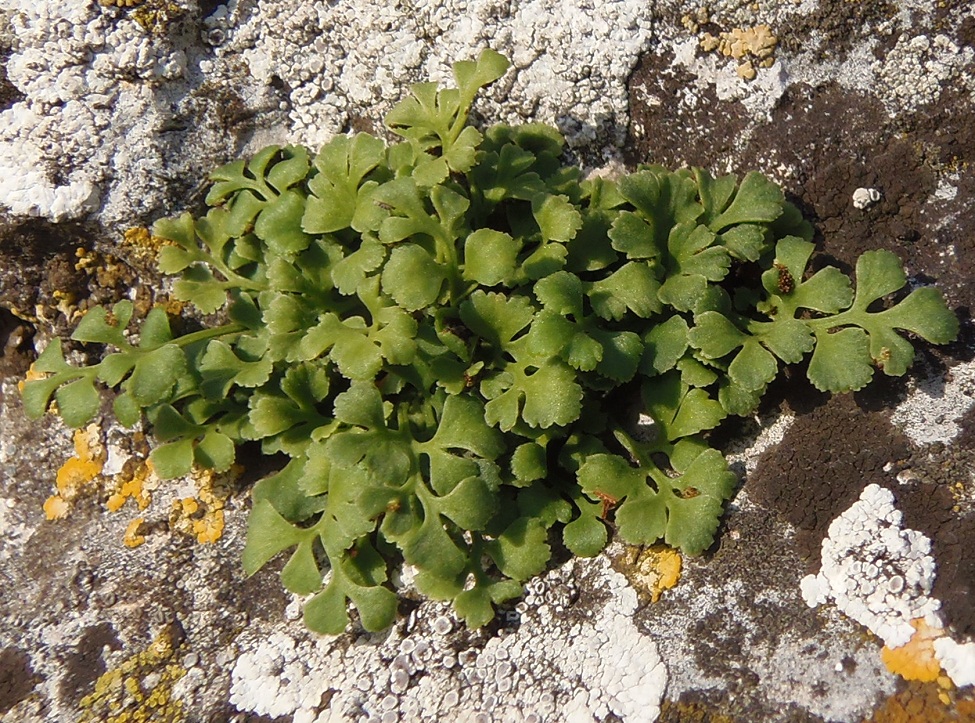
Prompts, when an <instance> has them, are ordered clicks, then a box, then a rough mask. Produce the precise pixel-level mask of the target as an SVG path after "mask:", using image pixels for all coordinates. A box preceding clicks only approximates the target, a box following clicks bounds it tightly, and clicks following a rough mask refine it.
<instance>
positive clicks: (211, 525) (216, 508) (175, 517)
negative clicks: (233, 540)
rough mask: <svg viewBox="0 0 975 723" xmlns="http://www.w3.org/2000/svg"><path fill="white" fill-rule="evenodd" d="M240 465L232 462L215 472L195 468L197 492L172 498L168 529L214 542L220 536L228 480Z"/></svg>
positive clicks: (238, 469) (238, 471) (237, 472)
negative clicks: (194, 494)
mask: <svg viewBox="0 0 975 723" xmlns="http://www.w3.org/2000/svg"><path fill="white" fill-rule="evenodd" d="M241 470H242V468H241V467H239V466H234V467H232V468H231V469H230V471H229V472H228V473H225V474H222V475H218V474H215V473H214V472H212V471H210V470H199V471H196V472H194V474H193V477H194V480H195V481H196V484H197V490H198V491H197V493H196V496H193V497H184V498H182V499H179V500H176V501H175V502H173V509H172V511H171V512H170V515H169V525H170V529H172V530H176V531H178V532H182V533H183V534H186V535H192V536H193V537H195V538H196V541H197V542H199V543H201V544H207V543H213V542H216V541H217V540H219V539H220V538H221V537H222V536H223V529H224V511H223V510H224V505H225V504H226V500H227V497H228V496H229V495H230V483H231V482H232V481H233V480H234V479H235V478H236V477H237V476H238V475H239V474H240V472H241Z"/></svg>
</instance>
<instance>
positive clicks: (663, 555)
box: [613, 545, 682, 603]
mask: <svg viewBox="0 0 975 723" xmlns="http://www.w3.org/2000/svg"><path fill="white" fill-rule="evenodd" d="M681 564H682V562H681V556H680V553H679V552H678V551H677V550H674V549H673V548H670V547H664V546H663V545H654V546H653V547H642V548H641V547H631V548H628V549H627V552H626V554H625V555H623V556H622V557H620V558H617V559H616V560H614V565H613V566H614V567H615V568H616V569H617V570H619V572H621V573H622V574H623V575H625V576H626V578H627V579H628V580H629V581H630V583H631V584H632V585H633V587H635V588H636V590H637V592H638V593H639V594H640V595H641V596H644V597H649V598H650V602H654V603H655V602H657V601H658V600H659V599H660V596H661V594H663V591H664V590H669V589H670V588H672V587H673V586H674V585H676V584H677V581H678V580H680V571H681Z"/></svg>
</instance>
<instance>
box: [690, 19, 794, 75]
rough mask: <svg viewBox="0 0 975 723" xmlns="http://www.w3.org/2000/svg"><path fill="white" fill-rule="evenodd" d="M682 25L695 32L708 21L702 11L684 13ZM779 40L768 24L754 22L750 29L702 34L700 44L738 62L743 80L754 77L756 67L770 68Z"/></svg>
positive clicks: (773, 61) (708, 51)
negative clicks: (691, 13)
mask: <svg viewBox="0 0 975 723" xmlns="http://www.w3.org/2000/svg"><path fill="white" fill-rule="evenodd" d="M683 20H684V27H686V28H687V29H688V30H690V31H691V32H693V33H697V32H698V30H699V29H700V26H701V25H702V24H704V23H707V22H710V19H709V18H708V16H707V13H706V12H705V13H704V14H703V15H700V14H699V15H696V16H691V15H685V16H684V18H683ZM778 42H779V39H778V38H777V37H776V36H775V35H773V34H772V29H771V28H770V27H769V26H768V25H755V26H753V27H750V28H733V29H731V30H729V31H727V32H722V33H719V34H718V35H717V36H715V35H712V34H711V33H708V32H705V33H704V34H703V35H701V39H700V47H701V49H702V50H703V51H704V52H706V53H710V52H712V51H715V50H716V51H718V52H719V53H721V54H722V55H724V56H725V57H726V58H733V59H734V60H737V61H739V65H738V68H737V72H738V77H739V78H742V79H743V80H753V79H754V78H755V76H756V75H757V74H758V71H757V70H756V69H755V68H756V66H758V67H762V68H771V67H772V66H773V65H774V64H775V57H774V55H773V54H774V52H775V46H776V45H778Z"/></svg>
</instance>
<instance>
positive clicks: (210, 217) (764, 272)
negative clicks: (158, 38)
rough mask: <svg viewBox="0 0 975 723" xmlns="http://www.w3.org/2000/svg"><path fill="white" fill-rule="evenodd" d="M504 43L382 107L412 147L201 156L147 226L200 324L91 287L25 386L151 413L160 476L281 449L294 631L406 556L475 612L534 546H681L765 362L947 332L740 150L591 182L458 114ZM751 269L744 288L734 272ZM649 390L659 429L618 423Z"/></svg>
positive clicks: (830, 386)
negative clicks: (203, 177) (747, 168)
mask: <svg viewBox="0 0 975 723" xmlns="http://www.w3.org/2000/svg"><path fill="white" fill-rule="evenodd" d="M507 67H508V64H507V61H506V60H505V59H504V58H502V57H501V56H499V55H498V54H496V53H493V52H491V51H485V52H484V53H482V55H481V56H480V58H479V59H478V60H477V61H474V62H462V63H458V64H457V65H455V66H454V75H455V78H456V82H457V88H454V89H447V90H443V89H440V88H438V87H436V86H435V85H433V84H429V83H424V84H420V85H416V86H414V87H413V88H412V91H411V95H410V96H409V97H408V98H407V99H406V100H404V101H403V102H402V103H400V104H399V105H398V106H397V107H396V108H395V109H394V110H393V111H392V112H391V113H390V114H389V116H388V117H387V126H388V128H389V130H390V131H391V132H392V133H394V134H395V135H397V136H399V137H400V138H401V140H399V141H398V142H396V143H393V144H391V145H387V144H386V143H384V142H383V141H381V140H379V139H377V138H375V137H372V136H370V135H366V134H361V133H360V134H358V135H354V136H340V137H338V138H336V139H334V140H333V141H331V142H330V143H328V144H326V145H325V146H324V147H323V148H322V149H321V150H320V151H319V152H318V153H317V154H312V153H310V152H309V151H307V150H306V149H303V148H298V147H287V148H281V147H277V146H272V147H270V148H267V149H265V150H264V151H262V152H261V153H259V154H258V155H257V156H255V157H254V158H253V159H251V160H250V161H247V162H245V161H237V162H235V163H231V164H230V165H227V166H224V167H223V168H220V169H218V170H217V171H215V172H214V173H213V174H212V179H213V181H214V185H213V186H212V188H211V190H210V193H209V194H208V196H207V203H208V204H209V205H210V209H209V210H208V212H207V213H206V214H205V215H204V216H202V217H200V218H193V217H192V216H191V215H190V214H183V215H182V216H180V217H179V218H176V219H167V220H163V221H160V222H158V223H157V224H156V226H155V229H154V232H155V234H156V235H158V236H162V237H164V238H166V239H169V240H171V242H172V243H171V245H169V246H166V247H165V248H164V249H163V250H162V252H161V253H160V255H159V267H160V269H161V270H162V271H163V272H164V273H167V274H173V275H178V276H179V280H178V281H177V282H176V285H175V294H176V296H177V297H178V298H180V299H182V300H184V301H187V302H190V303H192V304H194V305H195V306H196V307H197V308H198V309H199V310H200V311H201V312H203V313H205V314H210V313H214V312H220V313H221V314H222V315H223V317H224V318H225V320H226V323H224V324H223V325H221V326H216V327H214V328H211V329H205V330H203V331H200V332H195V333H192V334H189V335H186V336H182V337H178V338H174V337H173V335H172V334H171V332H170V328H169V324H168V321H167V319H166V317H165V314H164V313H163V312H161V311H159V310H155V311H153V312H151V313H150V314H149V315H148V317H147V318H146V319H145V321H144V322H143V324H142V326H141V329H140V330H139V332H138V341H137V342H133V341H132V339H134V338H135V337H134V336H132V335H131V334H130V332H129V331H128V326H129V324H130V321H131V317H132V305H131V304H129V303H128V302H121V303H119V304H117V305H116V306H115V307H114V308H113V309H112V310H111V311H106V310H104V309H94V310H92V311H91V312H89V313H88V315H87V316H86V317H84V319H83V320H82V322H81V323H80V324H79V326H78V328H77V330H76V331H75V333H74V335H73V338H74V339H75V340H77V341H80V342H94V343H99V344H106V345H109V346H110V347H111V348H113V349H115V350H116V351H113V352H111V353H110V354H108V355H107V356H105V357H104V358H103V360H102V361H101V362H100V363H98V364H96V365H94V366H89V367H82V368H78V367H73V366H71V365H69V364H67V362H65V360H64V356H63V353H62V350H61V345H60V343H58V342H55V343H53V344H51V345H50V346H49V347H48V348H47V350H46V351H45V352H44V353H43V354H42V355H41V356H40V358H39V359H38V360H37V363H36V365H35V369H36V370H37V371H41V372H46V373H48V374H49V376H48V377H47V378H45V379H42V380H38V381H33V382H29V383H28V384H27V385H26V386H25V388H24V401H25V406H26V408H27V410H28V412H29V413H30V414H31V415H33V416H35V417H36V416H40V415H41V414H43V413H44V412H45V410H46V409H47V407H48V404H49V402H50V400H51V398H52V395H53V398H54V399H55V400H56V402H57V406H58V410H59V412H60V413H61V415H62V416H63V418H64V420H65V422H67V423H68V424H70V425H73V426H79V425H82V424H84V423H86V422H87V421H88V420H90V419H91V418H92V417H93V416H94V415H95V414H96V413H97V411H98V408H99V394H98V391H97V389H96V384H101V385H104V386H106V387H110V388H113V389H116V390H117V395H116V396H115V402H114V404H115V413H116V415H117V416H118V418H119V420H120V421H121V422H122V423H123V424H134V423H135V422H136V421H137V420H138V419H139V418H140V416H141V415H142V414H143V413H145V414H146V415H147V417H148V419H149V421H150V422H151V424H152V426H153V429H154V434H155V437H156V439H157V440H158V441H159V443H160V444H159V445H158V446H157V447H156V448H155V450H154V451H153V453H152V458H153V462H154V463H155V467H156V469H157V470H158V471H159V473H160V474H162V475H163V476H166V477H176V476H179V475H182V474H184V473H185V472H187V471H188V470H189V469H190V468H191V466H192V465H193V464H198V465H202V466H204V467H208V468H211V469H214V470H224V469H227V468H228V467H229V466H230V465H231V464H232V463H233V461H234V458H235V454H236V450H237V448H238V447H239V446H240V445H241V444H243V443H247V442H253V443H257V444H259V445H260V448H261V449H262V451H263V452H264V453H265V454H268V455H273V454H283V455H286V457H287V458H288V460H289V461H288V463H287V464H286V466H284V467H283V469H281V471H279V472H277V473H275V474H273V475H271V476H269V477H267V478H265V479H263V480H262V481H260V482H259V483H258V484H257V485H256V486H255V488H254V490H253V501H254V507H253V511H252V513H251V516H250V520H249V528H248V537H247V545H246V548H245V550H244V555H243V563H244V568H245V570H246V571H247V573H248V574H252V573H254V572H255V571H256V570H258V569H259V568H261V567H262V566H263V565H264V564H266V563H267V562H268V561H269V560H271V559H272V558H274V557H276V556H277V555H280V554H282V553H284V554H286V555H287V562H286V564H285V566H284V569H283V570H282V573H281V578H282V582H283V584H284V586H285V587H286V588H287V589H288V590H290V591H291V592H294V593H297V594H302V595H309V596H311V597H310V598H309V600H308V602H307V603H306V605H305V608H304V614H305V620H306V622H307V624H308V626H309V627H310V628H312V629H313V630H316V631H319V632H323V633H339V632H341V631H342V630H344V629H345V628H346V626H347V625H348V624H349V610H350V603H351V605H352V606H354V608H355V609H356V610H357V611H358V615H359V619H360V621H361V624H362V626H363V627H365V628H366V629H367V630H381V629H383V628H385V627H387V626H388V625H389V624H390V623H391V622H392V621H393V619H394V617H395V615H396V611H397V600H398V598H397V595H396V589H397V584H398V582H397V581H399V580H400V579H401V572H402V569H403V567H404V566H408V567H409V569H410V570H412V572H413V575H412V579H413V581H414V585H415V587H416V588H417V589H418V590H419V592H420V593H422V594H423V595H425V596H427V597H430V598H434V599H438V600H450V601H452V602H453V605H454V608H455V610H456V611H457V613H458V615H460V616H461V617H462V618H464V619H465V620H466V621H467V623H468V624H469V625H471V626H474V627H476V626H480V625H483V624H485V623H487V622H488V621H489V620H491V618H492V617H493V615H494V606H495V605H497V604H498V603H501V602H503V601H506V600H509V599H511V598H514V597H516V596H518V595H519V594H520V593H521V590H522V583H523V582H524V581H525V580H526V579H528V578H530V577H531V576H533V575H536V574H538V573H539V572H541V571H542V570H543V569H544V568H545V566H546V565H547V563H548V561H549V559H550V557H551V555H552V546H553V544H558V545H564V546H565V547H566V548H568V549H569V550H570V551H572V552H573V553H575V554H578V555H594V554H596V553H597V552H599V551H600V550H601V549H602V548H603V547H604V546H605V544H606V542H607V539H608V534H609V530H610V529H611V528H612V529H615V530H616V532H617V533H618V535H619V536H620V538H622V539H623V540H625V541H626V542H628V543H631V544H649V543H653V542H655V541H657V540H663V541H665V542H666V543H667V544H670V545H673V546H676V547H679V548H680V549H681V550H683V551H684V552H685V553H688V554H698V553H701V552H702V551H704V550H705V549H707V548H708V547H709V546H710V545H711V544H712V541H713V539H714V534H715V531H716V529H717V526H718V523H719V519H720V516H721V514H722V511H723V509H724V504H725V503H726V501H727V500H728V499H729V497H730V496H731V495H732V493H733V491H734V489H735V485H736V479H735V476H734V475H733V474H732V473H731V472H730V471H729V469H728V466H727V464H726V462H725V460H724V458H723V457H722V455H721V454H720V453H719V452H718V451H717V450H715V449H712V448H711V447H710V446H709V444H708V442H707V435H708V432H709V430H711V429H713V428H715V427H716V426H717V425H718V424H719V423H720V422H721V421H722V420H723V419H724V418H725V417H726V416H728V415H730V414H737V415H745V414H749V413H750V412H752V411H753V410H754V409H755V407H756V405H757V404H758V402H759V399H760V398H761V395H762V393H763V392H764V390H765V388H766V387H767V385H768V384H769V382H771V380H772V379H773V378H775V376H776V375H777V373H778V371H779V367H780V363H784V364H795V363H798V362H800V361H802V360H803V358H804V357H806V356H807V355H810V354H811V358H810V360H809V363H808V374H809V378H810V379H811V380H812V382H813V384H815V385H816V386H817V387H819V388H820V389H826V390H829V391H833V392H842V391H846V390H851V389H859V388H860V387H862V386H863V385H864V384H865V383H866V382H867V381H869V380H870V378H871V376H872V374H873V373H874V370H875V369H880V370H882V371H883V372H884V373H885V374H892V375H897V374H903V373H904V372H905V371H906V370H907V368H908V366H910V363H911V361H912V359H913V354H914V349H913V346H912V344H911V341H910V340H909V337H908V336H906V335H905V332H907V333H908V334H911V335H916V336H919V337H921V338H923V339H926V340H927V341H929V342H933V343H945V342H948V341H950V340H951V339H953V338H954V337H955V335H956V333H957V330H958V324H957V321H956V319H955V317H954V315H953V314H952V313H950V312H949V311H948V310H947V308H946V307H945V304H944V301H943V299H942V298H941V296H940V294H939V293H938V292H937V291H936V290H934V289H932V288H919V289H916V290H914V291H912V292H911V293H910V294H909V295H907V296H906V297H904V298H901V299H900V300H899V301H898V302H897V303H888V302H887V301H885V300H887V299H888V298H889V297H890V296H891V295H892V294H895V293H897V292H899V291H900V290H901V289H902V288H903V287H904V286H905V284H906V281H907V280H906V277H905V275H904V272H903V270H902V269H901V267H900V264H899V262H898V261H897V259H896V258H895V257H894V256H893V255H892V254H890V253H888V252H885V251H875V252H870V253H867V254H865V255H864V256H863V257H862V258H861V259H860V261H859V263H858V264H857V269H856V284H855V286H854V285H853V283H852V282H851V281H850V279H848V278H847V277H846V276H845V275H843V274H842V273H840V272H839V271H838V270H836V269H835V268H832V267H826V268H823V269H820V270H818V271H816V272H815V273H812V274H811V273H809V272H808V264H809V259H810V256H811V254H812V251H813V246H812V244H811V243H810V242H809V238H810V237H811V228H810V226H809V225H808V224H807V223H806V222H804V221H803V220H802V218H801V216H800V214H799V213H798V211H797V210H796V209H795V207H793V206H792V205H790V204H789V203H788V202H787V201H786V200H785V198H784V196H783V194H782V191H781V189H779V187H778V186H776V185H775V184H774V183H772V182H771V181H770V180H768V179H767V178H765V177H764V176H762V175H761V174H759V173H748V174H747V175H745V176H744V177H743V178H742V179H740V180H739V179H738V178H736V177H735V176H732V175H726V176H721V177H719V178H713V177H712V176H711V175H710V174H708V173H707V172H706V171H703V170H701V169H689V170H687V169H686V170H681V171H677V172H672V171H668V170H666V169H663V168H660V167H657V166H645V167H641V168H639V169H638V170H637V171H636V172H635V173H632V174H630V175H627V176H625V177H623V178H620V179H619V180H618V181H613V180H607V179H603V178H593V179H588V180H587V179H583V178H582V177H581V175H580V172H579V171H578V170H577V169H576V168H573V167H567V166H565V165H563V163H562V162H561V161H560V156H561V154H562V149H563V140H562V138H561V137H560V135H559V134H558V133H557V132H556V131H555V130H554V129H552V128H550V127H548V126H543V125H527V126H522V127H517V128H516V127H510V126H506V125H495V126H491V127H489V128H486V129H484V130H478V129H476V128H474V127H472V126H471V125H469V124H468V122H467V120H468V113H469V110H470V107H471V103H472V102H473V100H474V97H475V95H476V94H477V92H478V90H479V89H480V88H482V87H483V86H485V85H487V84H489V83H492V82H493V81H495V80H497V79H498V78H499V77H501V76H502V75H503V74H504V72H505V71H506V69H507ZM759 278H760V279H761V284H760V285H759V284H753V285H752V286H748V285H747V283H745V282H746V281H747V280H748V279H756V280H757V279H759ZM641 411H642V412H645V413H646V414H647V415H649V417H650V418H651V419H652V420H653V424H652V425H651V426H650V428H649V429H644V430H642V433H641V434H640V435H636V434H635V429H636V418H637V416H638V414H639V413H640V412H641Z"/></svg>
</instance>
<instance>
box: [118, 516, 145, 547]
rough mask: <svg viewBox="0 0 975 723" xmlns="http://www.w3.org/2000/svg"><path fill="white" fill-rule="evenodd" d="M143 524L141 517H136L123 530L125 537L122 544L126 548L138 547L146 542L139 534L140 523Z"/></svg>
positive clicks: (143, 536)
mask: <svg viewBox="0 0 975 723" xmlns="http://www.w3.org/2000/svg"><path fill="white" fill-rule="evenodd" d="M143 522H145V520H143V519H142V518H141V517H136V518H135V519H134V520H132V522H130V523H129V526H128V527H126V528H125V537H124V539H123V542H125V546H126V547H138V546H139V545H142V544H143V543H145V541H146V536H145V535H143V534H141V528H142V523H143Z"/></svg>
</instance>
